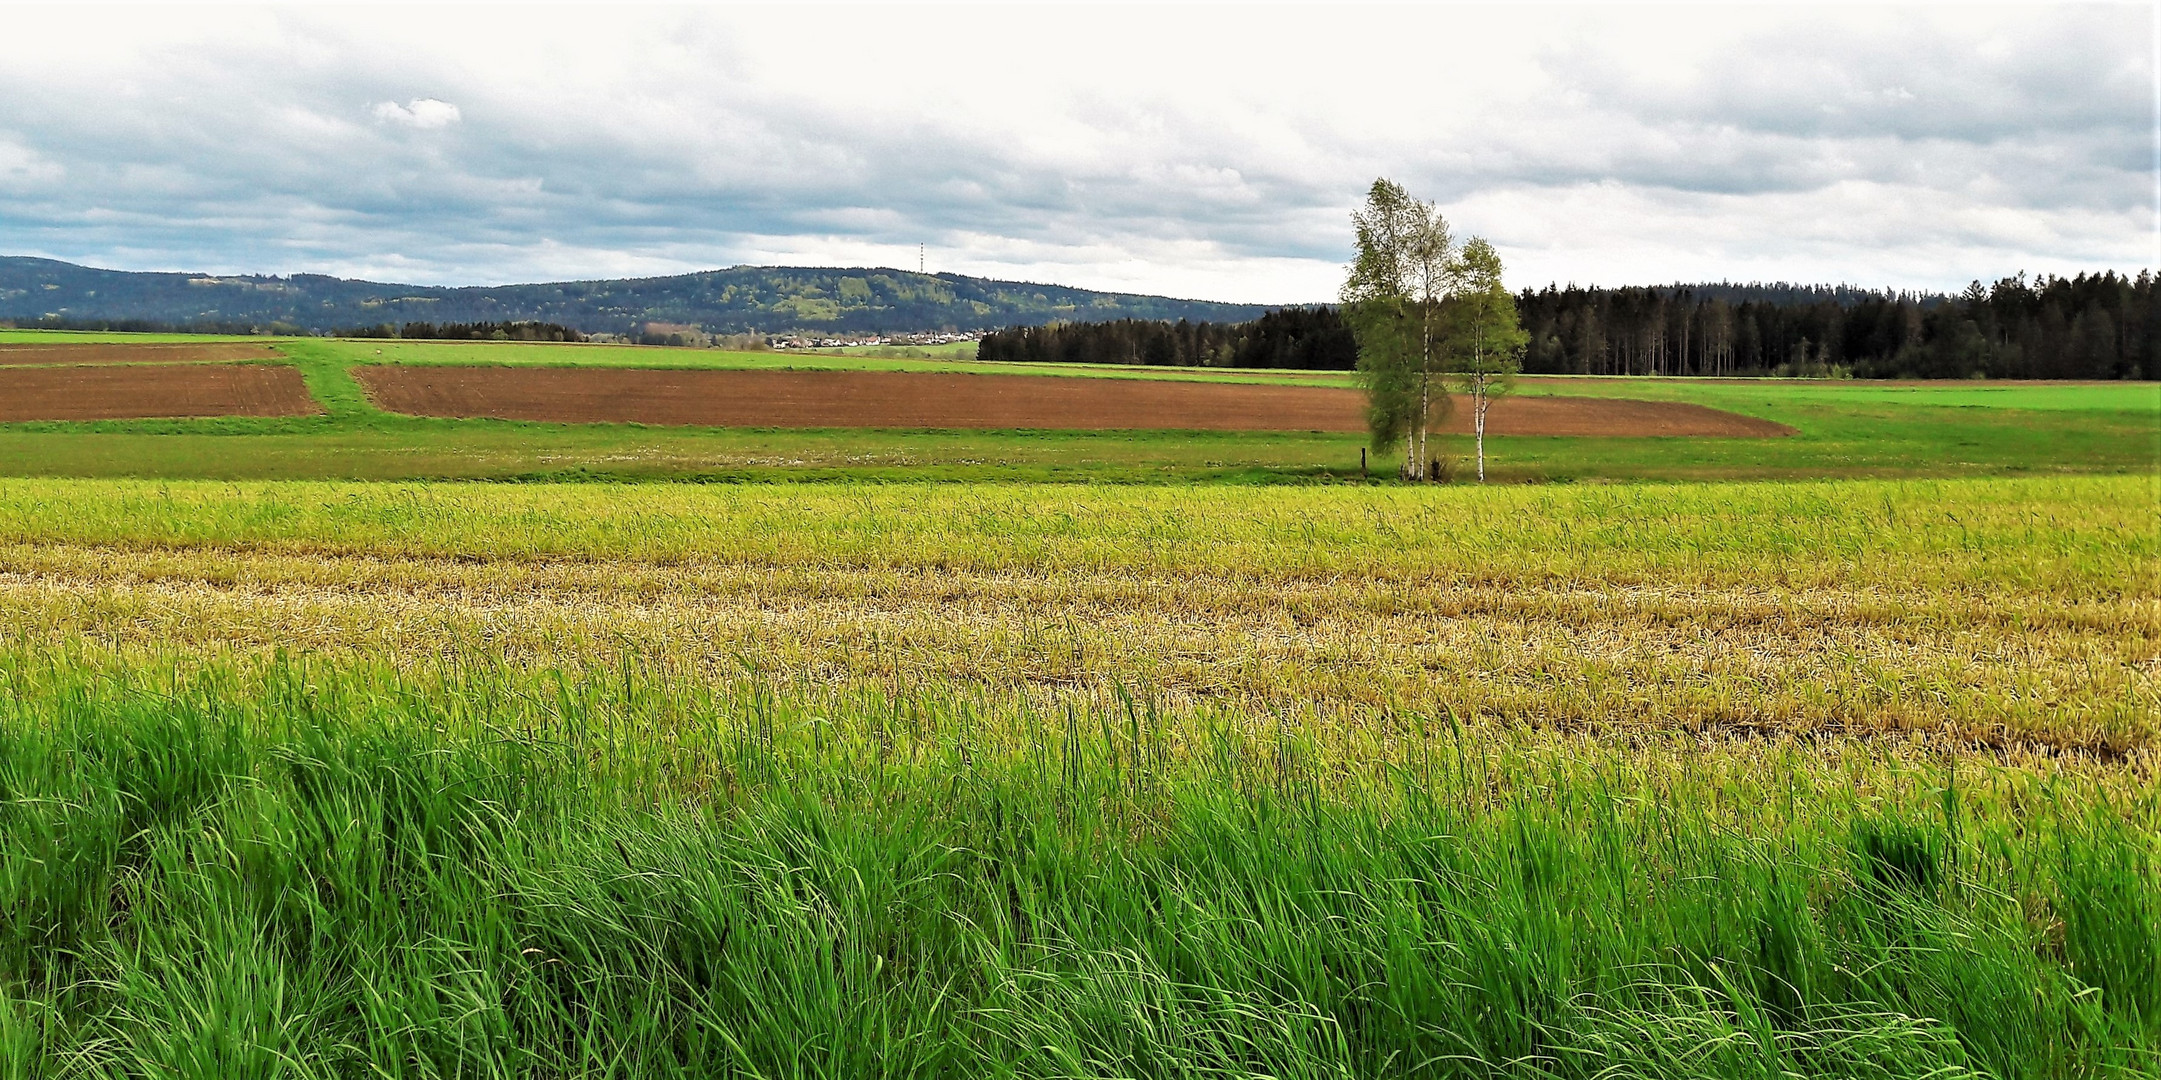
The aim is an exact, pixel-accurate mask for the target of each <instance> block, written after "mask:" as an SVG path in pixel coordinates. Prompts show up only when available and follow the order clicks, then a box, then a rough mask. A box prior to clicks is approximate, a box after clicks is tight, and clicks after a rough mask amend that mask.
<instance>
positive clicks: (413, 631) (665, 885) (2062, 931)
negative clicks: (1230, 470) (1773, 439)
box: [0, 474, 2161, 1080]
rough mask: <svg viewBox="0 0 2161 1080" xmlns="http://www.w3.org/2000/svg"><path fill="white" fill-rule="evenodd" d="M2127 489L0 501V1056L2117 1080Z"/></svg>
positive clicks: (439, 494) (1957, 486)
mask: <svg viewBox="0 0 2161 1080" xmlns="http://www.w3.org/2000/svg"><path fill="white" fill-rule="evenodd" d="M2155 483H2156V482H2155V479H2154V477H2153V476H2152V475H2151V474H2141V475H2130V476H2058V477H2027V478H1994V479H1944V480H1822V481H1803V482H1790V481H1789V482H1778V483H1724V484H1702V483H1686V482H1675V483H1662V484H1622V485H1601V486H1533V485H1513V486H1500V487H1489V488H1484V489H1480V488H1474V487H1468V486H1457V487H1438V486H1429V487H1424V488H1415V487H1407V486H1386V487H1357V486H1350V485H1343V486H1333V487H1306V488H1297V489H1288V488H1281V487H1277V488H1253V487H1239V486H1205V485H1194V484H1190V483H1183V484H1175V485H1134V486H1126V487H1116V488H1111V487H1087V486H1081V485H1071V484H1049V485H1046V484H1031V483H966V484H963V483H951V482H931V483H890V484H875V485H871V484H860V483H819V484H792V485H681V484H639V485H614V484H595V483H581V484H564V485H548V484H526V485H502V484H478V485H476V484H443V483H419V484H352V483H292V482H208V481H199V480H67V479H9V480H0V684H4V685H5V687H6V691H7V692H6V693H5V694H0V1075H6V1076H11V1077H17V1076H19V1077H40V1078H45V1077H77V1076H81V1077H93V1076H94V1077H108V1076H128V1077H135V1076H144V1077H147V1076H185V1077H228V1076H248V1077H253V1076H264V1077H269V1076H281V1077H282V1076H292V1077H313V1076H323V1077H333V1076H337V1077H344V1076H506V1077H507V1076H516V1077H565V1076H625V1077H645V1076H682V1077H706V1076H729V1075H739V1076H774V1077H778V1076H832V1077H862V1076H952V1077H977V1076H1029V1077H1036V1076H1042V1077H1053V1076H1056V1077H1066V1076H1090V1077H1095V1076H1102V1077H1112V1076H1117V1077H1196V1076H1226V1077H1228V1076H1279V1077H1366V1076H1398V1075H1402V1076H1442V1077H1500V1076H1536V1077H1572V1078H1573V1077H1581V1078H1586V1080H1590V1078H1610V1077H1623V1076H1632V1077H1659V1078H1686V1077H1736V1076H1739V1077H1762V1078H1765V1080H1770V1078H1787V1077H1819V1076H1820V1077H1852V1076H1866V1077H1916V1078H1919V1077H1931V1078H1945V1077H1969V1076H1970V1077H1980V1076H1990V1077H2066V1078H2070V1077H2103V1076H2121V1077H2132V1076H2150V1075H2154V1074H2155V1072H2156V1070H2161V788H2157V784H2156V770H2155V767H2156V764H2157V759H2156V753H2155V751H2156V745H2157V739H2161V728H2157V723H2156V716H2157V715H2161V682H2157V671H2156V668H2155V657H2156V656H2157V655H2161V615H2157V613H2161V575H2157V574H2156V572H2155V571H2156V569H2157V567H2161V524H2157V521H2156V517H2155V515H2154V514H2153V512H2152V511H2153V507H2154V505H2155V500H2156V497H2157V489H2156V486H2155Z"/></svg>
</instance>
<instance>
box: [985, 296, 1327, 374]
mask: <svg viewBox="0 0 2161 1080" xmlns="http://www.w3.org/2000/svg"><path fill="white" fill-rule="evenodd" d="M976 359H978V360H1003V361H1010V362H1023V363H1047V364H1143V365H1151V366H1163V367H1239V368H1305V369H1312V370H1322V371H1349V370H1351V368H1352V367H1353V366H1355V365H1356V364H1357V362H1358V342H1357V339H1355V338H1354V337H1352V335H1351V330H1350V327H1349V326H1348V325H1346V324H1345V323H1344V321H1343V318H1342V316H1341V315H1340V314H1338V313H1337V312H1336V310H1335V309H1334V308H1329V307H1288V308H1280V309H1278V310H1275V311H1270V312H1268V313H1266V314H1264V315H1262V316H1261V317H1260V318H1258V319H1254V320H1252V321H1250V322H1240V323H1213V322H1197V323H1196V322H1187V321H1185V320H1183V319H1180V320H1179V321H1177V322H1175V323H1171V322H1158V321H1154V320H1149V319H1118V320H1116V321H1113V322H1097V323H1051V324H1049V325H1046V326H1015V327H1011V328H1009V329H1005V330H999V331H995V332H993V333H990V334H986V335H984V336H983V339H982V341H980V342H979V343H978V344H977V346H976Z"/></svg>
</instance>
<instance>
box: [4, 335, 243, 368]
mask: <svg viewBox="0 0 2161 1080" xmlns="http://www.w3.org/2000/svg"><path fill="white" fill-rule="evenodd" d="M282 355H283V354H281V353H279V352H278V351H277V350H276V349H273V348H271V347H270V346H268V345H258V344H255V343H254V342H248V341H210V342H172V343H167V342H153V341H145V342H132V341H123V342H94V343H83V344H69V345H45V344H37V345H25V344H14V343H0V367H6V366H13V365H17V364H179V363H193V362H198V361H203V360H276V359H279V358H280V357H281V356H282Z"/></svg>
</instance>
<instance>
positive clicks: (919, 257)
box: [915, 244, 929, 274]
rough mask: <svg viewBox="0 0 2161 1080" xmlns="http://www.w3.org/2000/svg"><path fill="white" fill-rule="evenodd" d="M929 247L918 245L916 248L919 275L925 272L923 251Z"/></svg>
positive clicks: (916, 265)
mask: <svg viewBox="0 0 2161 1080" xmlns="http://www.w3.org/2000/svg"><path fill="white" fill-rule="evenodd" d="M928 246H929V245H926V244H917V245H916V246H915V272H916V273H918V274H920V273H922V272H923V251H924V249H925V248H926V247H928Z"/></svg>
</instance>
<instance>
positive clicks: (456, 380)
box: [353, 364, 1792, 437]
mask: <svg viewBox="0 0 2161 1080" xmlns="http://www.w3.org/2000/svg"><path fill="white" fill-rule="evenodd" d="M353 374H354V376H355V377H356V378H358V379H359V380H360V383H361V385H362V386H363V387H365V388H366V389H367V391H368V393H369V395H370V396H371V397H372V398H374V400H375V403H376V405H377V406H379V407H381V408H383V409H386V410H388V411H390V412H397V413H407V414H411V415H418V416H454V417H479V416H486V417H495V418H498V419H505V420H540V421H550V422H556V423H595V422H614V423H640V424H690V425H699V426H708V427H871V428H1050V429H1069V430H1071V429H1116V428H1151V429H1185V430H1208V431H1335V432H1356V431H1364V430H1365V411H1364V410H1365V402H1364V397H1363V396H1362V395H1361V394H1360V393H1359V392H1357V391H1355V390H1345V389H1341V388H1336V387H1320V386H1310V387H1309V386H1263V385H1253V384H1235V383H1196V382H1166V381H1158V380H1143V379H1069V378H1059V377H1057V376H1048V375H1045V376H1037V375H961V374H917V373H910V372H869V371H861V372H858V371H670V370H659V369H650V368H531V367H436V366H418V365H415V366H402V365H394V364H383V365H367V366H361V367H356V368H354V369H353ZM1468 412H1469V410H1468V409H1459V410H1458V411H1457V413H1456V415H1454V416H1452V417H1450V418H1449V424H1448V429H1449V430H1455V431H1469V430H1470V417H1469V415H1468ZM1486 430H1487V432H1488V433H1489V434H1497V435H1714V436H1742V437H1748V436H1756V437H1761V436H1773V435H1789V434H1792V429H1790V428H1787V427H1785V426H1784V425H1781V424H1774V423H1771V422H1769V421H1766V420H1758V419H1755V418H1752V417H1746V416H1739V415H1736V414H1734V413H1728V412H1721V411H1719V410H1717V409H1707V408H1704V407H1702V406H1700V405H1683V404H1676V403H1668V402H1654V401H1622V400H1614V399H1610V398H1511V399H1504V400H1502V401H1501V402H1499V403H1498V404H1496V405H1495V406H1494V407H1493V411H1492V412H1491V414H1490V415H1489V416H1488V417H1487V427H1486Z"/></svg>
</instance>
